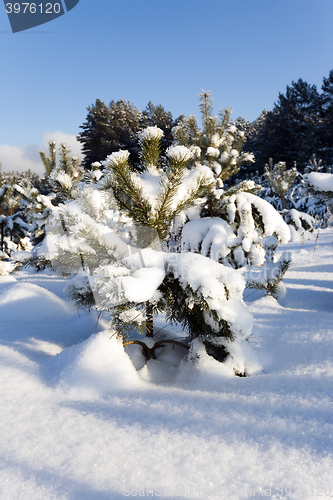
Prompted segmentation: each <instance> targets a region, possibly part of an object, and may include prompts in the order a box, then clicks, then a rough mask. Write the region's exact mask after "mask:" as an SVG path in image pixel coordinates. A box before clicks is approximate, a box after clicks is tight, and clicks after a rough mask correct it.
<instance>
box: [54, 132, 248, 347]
mask: <svg viewBox="0 0 333 500" xmlns="http://www.w3.org/2000/svg"><path fill="white" fill-rule="evenodd" d="M161 138H162V131H161V130H159V129H158V128H156V127H148V128H147V129H145V130H144V131H142V133H140V137H139V141H140V150H141V153H140V158H141V173H138V172H135V171H134V170H133V168H131V166H130V164H129V153H128V152H127V151H119V152H115V153H112V154H111V155H110V156H109V157H108V158H107V159H106V160H105V161H104V162H103V165H104V167H105V172H106V173H107V176H106V178H104V179H101V181H100V182H99V183H98V184H89V185H85V186H84V187H83V186H81V189H80V190H78V191H77V193H76V198H75V203H72V202H70V201H69V202H67V203H66V204H64V205H63V206H61V207H59V210H57V211H54V212H53V213H52V216H51V217H50V229H49V233H50V241H51V240H52V239H53V238H54V237H56V238H57V242H58V243H57V244H56V246H55V247H54V248H55V249H56V250H55V252H54V255H53V258H52V265H53V266H54V267H55V268H56V269H58V270H60V271H61V272H62V273H63V274H67V275H69V274H73V273H75V274H76V277H75V278H74V280H73V281H71V284H70V286H69V287H68V289H67V291H68V295H69V297H71V298H72V299H73V300H75V301H76V303H77V304H79V305H81V306H82V307H90V306H91V305H92V302H91V301H92V297H94V299H95V300H96V305H97V307H98V309H100V310H107V311H109V312H111V313H112V315H113V318H114V324H115V325H116V328H117V331H118V333H119V334H121V335H126V333H128V331H129V329H130V328H131V327H133V325H135V326H138V327H140V326H142V325H144V326H145V332H146V336H147V337H152V336H153V335H154V328H153V327H154V323H153V319H154V314H155V313H157V312H161V311H163V312H164V313H165V314H166V316H167V317H168V318H169V319H170V321H177V322H179V323H181V324H182V325H183V327H184V329H185V330H187V331H188V332H189V335H190V338H191V339H194V338H198V337H199V338H200V339H201V340H202V341H204V342H206V343H207V342H208V343H209V345H215V344H216V345H217V346H220V347H216V346H215V347H216V349H217V350H219V349H220V350H221V349H222V347H221V345H222V343H223V342H227V340H228V339H229V340H230V341H231V340H232V339H234V338H235V337H236V336H237V335H242V334H246V333H247V331H248V329H250V328H251V315H250V314H249V313H248V312H247V310H246V308H245V306H244V304H243V303H242V291H243V288H244V285H245V281H244V280H243V278H242V277H241V276H240V274H239V273H237V272H236V271H235V270H233V269H231V268H226V267H225V266H223V265H221V264H219V263H218V262H214V261H213V260H212V259H209V258H207V257H205V256H202V255H194V254H187V255H186V254H182V253H171V252H169V250H168V242H169V238H170V235H171V232H172V225H173V221H174V219H175V218H176V217H177V216H179V215H180V214H181V213H183V212H184V211H186V210H188V209H189V208H191V207H192V205H193V204H194V203H196V201H197V200H198V199H202V198H203V197H204V196H205V195H207V194H209V193H210V192H211V190H212V187H213V186H214V182H215V178H214V175H213V173H212V171H211V169H210V168H209V167H208V166H205V165H196V166H195V167H194V168H192V169H189V168H188V165H189V163H190V162H191V160H192V157H193V155H192V152H191V151H190V150H189V149H188V148H186V147H185V146H180V145H176V146H173V147H170V148H169V149H168V151H167V157H166V159H165V160H164V161H163V163H162V159H161V157H160V154H159V150H160V143H161V142H160V141H161ZM161 165H162V166H163V168H161ZM94 207H95V208H94ZM119 211H120V213H119ZM49 250H50V246H48V251H49ZM84 274H85V276H84ZM86 276H88V280H87V278H86ZM88 281H89V285H90V288H89V287H88ZM247 320H248V321H247ZM223 349H224V350H225V348H224V347H223Z"/></svg>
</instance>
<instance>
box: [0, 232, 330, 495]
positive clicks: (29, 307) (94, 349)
mask: <svg viewBox="0 0 333 500" xmlns="http://www.w3.org/2000/svg"><path fill="white" fill-rule="evenodd" d="M332 242H333V231H332V229H326V230H321V232H320V235H319V239H318V241H316V242H315V240H314V238H313V240H312V241H306V242H302V243H289V245H288V247H287V245H285V246H284V247H283V248H282V249H281V250H289V251H291V252H292V254H293V264H292V266H291V267H290V269H289V270H288V272H287V273H286V276H285V279H284V284H285V286H286V291H287V293H286V295H285V297H284V298H283V299H280V300H279V301H276V300H275V299H273V298H272V297H262V296H261V292H259V291H253V290H246V291H245V292H244V298H245V303H246V304H247V305H248V308H249V310H250V312H251V313H252V314H253V316H254V318H255V324H254V326H253V330H252V335H251V336H250V337H249V339H248V342H246V341H243V342H242V343H238V344H237V343H236V344H234V345H232V347H231V349H232V354H233V356H234V357H235V359H237V360H238V362H239V363H240V364H241V363H242V359H243V360H246V361H247V362H248V363H249V362H250V363H251V364H252V366H253V374H252V376H250V377H245V378H241V377H235V376H233V375H232V373H231V370H230V369H229V368H228V363H230V359H229V361H227V362H226V363H224V364H221V363H219V362H217V361H215V360H214V359H213V358H211V357H209V356H208V355H207V354H206V353H205V352H204V351H203V350H201V351H200V349H199V354H200V358H199V360H198V362H197V363H196V364H193V363H188V362H187V363H185V362H184V360H183V354H184V352H183V350H182V349H181V348H179V349H178V350H177V349H176V348H175V349H172V347H171V346H169V347H170V348H169V347H165V348H163V349H160V350H159V352H157V359H156V360H152V361H149V362H148V363H146V364H145V362H144V359H143V357H142V355H141V353H140V348H139V346H137V345H131V346H128V347H127V348H125V350H124V349H123V348H122V346H121V344H119V342H118V341H117V340H116V338H115V337H114V336H113V337H112V332H110V331H107V330H106V323H105V320H99V322H98V321H97V317H96V313H95V312H91V313H88V312H87V313H86V312H82V311H80V312H79V314H78V312H77V310H76V308H75V307H74V306H72V305H71V304H69V303H68V302H66V301H65V300H64V298H63V288H64V286H65V284H66V281H65V280H63V279H61V278H59V277H58V276H57V275H55V274H53V273H51V272H42V273H38V274H35V273H33V272H32V271H31V270H23V271H20V272H17V273H15V274H14V275H11V276H2V277H0V317H1V322H0V356H1V371H0V378H1V383H0V392H1V395H0V400H1V412H0V453H1V461H0V463H1V467H0V498H1V499H3V500H120V499H123V498H124V497H130V498H131V497H134V496H136V497H149V496H150V497H159V498H165V499H181V500H184V499H196V498H202V499H214V500H215V499H228V500H245V499H248V498H254V499H255V500H259V499H262V498H272V499H278V498H280V499H284V500H286V499H292V500H294V499H302V500H313V499H324V500H328V499H329V498H330V497H331V496H332V495H333V482H332V478H333V460H332V445H333V419H332V415H333V361H332V360H333V328H332V317H333V316H332V313H333V260H332V257H333V250H332V249H333V247H332ZM278 251H280V247H279V248H278ZM163 327H165V322H164V319H163V317H161V318H159V319H158V321H157V324H156V328H157V329H160V328H163ZM168 328H169V330H167V328H164V330H161V331H160V333H159V334H158V335H160V336H162V335H166V332H167V331H169V334H170V335H172V336H173V338H175V337H176V336H177V335H178V336H183V335H184V334H183V333H182V332H180V331H179V328H177V326H175V327H174V328H173V329H172V328H170V327H168ZM109 337H111V339H109ZM197 347H198V346H197ZM199 347H200V346H199ZM236 351H237V352H236ZM256 366H257V370H255V367H256Z"/></svg>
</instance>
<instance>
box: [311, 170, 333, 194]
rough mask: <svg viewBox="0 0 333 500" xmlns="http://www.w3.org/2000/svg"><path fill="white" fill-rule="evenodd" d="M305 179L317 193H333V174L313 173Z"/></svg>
mask: <svg viewBox="0 0 333 500" xmlns="http://www.w3.org/2000/svg"><path fill="white" fill-rule="evenodd" d="M305 178H306V180H307V181H308V182H309V184H311V186H313V187H314V188H315V189H316V190H317V191H333V174H326V173H323V172H311V173H310V174H308V175H306V176H305Z"/></svg>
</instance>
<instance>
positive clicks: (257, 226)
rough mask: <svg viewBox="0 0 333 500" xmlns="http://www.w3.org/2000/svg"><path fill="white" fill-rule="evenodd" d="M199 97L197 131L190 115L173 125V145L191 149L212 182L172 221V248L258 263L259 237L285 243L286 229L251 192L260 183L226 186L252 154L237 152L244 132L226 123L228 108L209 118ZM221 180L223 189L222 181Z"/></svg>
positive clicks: (205, 98)
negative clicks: (197, 200) (189, 208)
mask: <svg viewBox="0 0 333 500" xmlns="http://www.w3.org/2000/svg"><path fill="white" fill-rule="evenodd" d="M199 97H200V110H201V112H202V123H203V127H202V129H199V127H198V125H197V121H196V119H195V118H194V117H190V118H188V119H184V120H183V121H182V122H181V123H180V124H179V125H178V126H177V127H176V128H175V129H174V135H175V140H176V144H179V145H181V144H183V145H184V146H186V147H188V148H189V149H190V150H191V151H192V152H193V159H192V168H194V167H195V166H196V165H198V164H203V165H206V166H207V167H209V168H210V169H211V172H212V174H213V176H214V185H213V188H212V189H211V191H210V193H209V194H208V196H206V197H205V198H204V199H202V200H201V203H200V204H199V206H196V207H195V211H194V210H193V209H192V211H189V212H186V213H185V217H184V218H183V219H182V220H181V221H180V220H178V221H175V230H174V235H173V239H174V241H173V246H174V247H177V245H178V248H179V250H180V251H183V252H197V253H200V254H201V255H205V256H208V257H210V258H212V259H214V260H216V261H218V262H220V263H223V264H224V265H228V266H232V267H234V268H236V269H237V268H240V267H243V266H245V265H247V264H249V265H261V264H263V262H264V253H265V252H264V250H263V248H262V239H263V238H265V237H267V236H271V235H274V236H276V238H277V239H278V241H279V242H283V243H286V242H287V241H289V239H290V230H289V228H288V226H287V225H286V223H285V222H284V221H283V219H282V217H281V216H280V215H279V213H278V212H277V211H276V210H275V209H274V207H272V206H271V205H270V204H269V203H268V202H266V201H265V200H263V199H261V198H259V196H257V194H259V193H260V186H256V185H255V183H254V182H253V181H243V182H241V183H239V184H237V185H235V186H233V185H232V183H231V181H230V178H231V176H232V175H234V174H236V173H237V172H238V170H239V168H240V166H241V165H243V164H246V163H253V161H254V158H253V155H252V154H251V153H245V152H241V147H242V144H243V142H244V139H245V137H244V133H243V132H242V131H239V130H238V129H237V127H236V126H235V125H234V124H233V123H231V122H230V112H229V111H228V110H227V111H225V110H224V111H223V112H221V113H220V118H218V117H215V116H213V115H212V110H213V106H212V103H213V100H212V99H211V97H210V94H209V93H207V92H205V93H203V94H201V95H200V96H199ZM226 181H228V184H229V187H227V186H225V185H224V183H225V182H226ZM195 219H198V220H195Z"/></svg>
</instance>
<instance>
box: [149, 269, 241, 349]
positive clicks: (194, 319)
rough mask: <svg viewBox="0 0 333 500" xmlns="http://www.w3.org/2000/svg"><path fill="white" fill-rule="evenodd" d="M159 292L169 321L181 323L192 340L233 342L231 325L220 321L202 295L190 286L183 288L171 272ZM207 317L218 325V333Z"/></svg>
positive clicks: (161, 304) (162, 307) (162, 306)
mask: <svg viewBox="0 0 333 500" xmlns="http://www.w3.org/2000/svg"><path fill="white" fill-rule="evenodd" d="M159 291H160V292H162V295H163V298H162V299H161V303H160V306H161V309H163V310H164V311H166V316H167V320H168V321H170V322H171V323H177V322H178V323H180V324H181V325H182V327H183V328H184V329H185V331H187V332H188V334H189V337H190V338H191V339H194V338H197V337H199V338H204V339H206V340H209V339H213V338H215V337H223V338H226V339H230V340H233V338H234V334H233V332H232V330H231V328H230V325H229V324H228V323H227V322H226V321H225V320H221V319H219V317H218V315H217V314H216V312H215V311H214V310H212V309H210V307H209V306H208V304H207V302H206V300H205V299H203V297H202V296H201V294H200V293H198V292H195V291H193V290H192V288H191V287H190V286H189V285H188V284H187V285H186V286H185V287H184V286H182V284H181V282H180V281H179V279H178V278H175V276H174V274H173V273H172V272H171V271H169V272H168V273H167V275H166V277H165V278H164V280H163V283H162V284H161V285H160V287H159ZM207 315H209V316H210V317H211V318H212V319H213V321H214V322H215V324H216V325H218V328H219V331H218V332H216V331H215V330H213V329H212V327H211V326H210V324H208V323H209V322H207Z"/></svg>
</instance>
